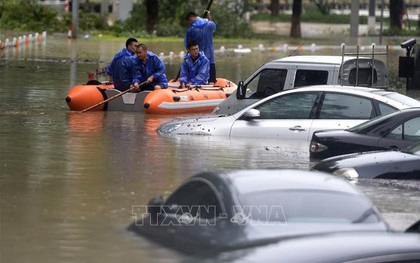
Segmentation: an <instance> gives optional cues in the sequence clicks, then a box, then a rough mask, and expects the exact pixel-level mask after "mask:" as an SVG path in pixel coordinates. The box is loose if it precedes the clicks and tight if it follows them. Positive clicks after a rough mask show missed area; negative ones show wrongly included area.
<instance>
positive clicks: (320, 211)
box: [242, 190, 379, 224]
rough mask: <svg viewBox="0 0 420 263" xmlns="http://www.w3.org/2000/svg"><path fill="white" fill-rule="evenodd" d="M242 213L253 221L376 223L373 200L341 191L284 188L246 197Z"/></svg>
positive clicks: (377, 219)
mask: <svg viewBox="0 0 420 263" xmlns="http://www.w3.org/2000/svg"><path fill="white" fill-rule="evenodd" d="M243 197H244V198H243V200H242V202H243V204H242V205H243V207H242V209H243V213H244V214H245V215H246V216H247V217H248V218H251V219H252V220H258V221H265V222H274V221H282V222H284V223H288V222H289V223H290V222H311V223H344V224H352V223H376V222H379V217H378V216H377V215H376V213H375V212H374V210H373V209H372V206H371V205H370V203H368V202H366V200H364V199H363V198H361V197H360V196H357V195H354V194H347V193H342V192H338V191H320V190H286V191H284V190H282V191H265V192H262V191H261V192H252V193H248V194H245V195H244V196H243Z"/></svg>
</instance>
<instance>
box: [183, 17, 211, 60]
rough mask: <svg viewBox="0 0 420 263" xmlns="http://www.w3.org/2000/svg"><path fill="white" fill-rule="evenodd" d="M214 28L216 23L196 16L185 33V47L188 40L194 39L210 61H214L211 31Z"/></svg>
mask: <svg viewBox="0 0 420 263" xmlns="http://www.w3.org/2000/svg"><path fill="white" fill-rule="evenodd" d="M215 30H216V24H215V23H214V22H213V21H210V20H208V19H207V18H205V19H203V18H201V17H197V18H196V19H195V21H194V22H193V23H192V24H191V26H190V27H189V28H188V29H187V33H186V34H185V38H184V45H185V48H187V44H188V42H189V41H191V40H194V41H196V42H197V43H198V47H199V48H200V51H203V52H204V54H205V55H206V57H207V58H208V59H209V60H210V63H214V48H213V32H214V31H215Z"/></svg>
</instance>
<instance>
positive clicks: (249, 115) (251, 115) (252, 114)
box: [242, 109, 261, 120]
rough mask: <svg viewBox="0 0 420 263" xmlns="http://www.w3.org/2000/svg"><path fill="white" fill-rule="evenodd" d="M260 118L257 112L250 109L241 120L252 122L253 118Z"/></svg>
mask: <svg viewBox="0 0 420 263" xmlns="http://www.w3.org/2000/svg"><path fill="white" fill-rule="evenodd" d="M260 116H261V114H260V111H259V110H257V109H250V110H248V111H246V112H245V113H244V114H243V115H242V118H243V119H245V120H252V119H255V118H259V117H260Z"/></svg>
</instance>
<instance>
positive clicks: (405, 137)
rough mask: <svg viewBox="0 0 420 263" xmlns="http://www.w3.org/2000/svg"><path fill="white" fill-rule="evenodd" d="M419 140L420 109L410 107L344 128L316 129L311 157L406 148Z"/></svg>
mask: <svg viewBox="0 0 420 263" xmlns="http://www.w3.org/2000/svg"><path fill="white" fill-rule="evenodd" d="M417 141H420V108H409V109H404V110H400V111H397V112H393V113H390V114H388V115H384V116H380V117H377V118H374V119H372V120H369V121H366V122H363V123H362V124H359V125H357V126H355V127H353V128H350V129H347V130H331V131H319V132H315V133H314V134H313V136H312V140H311V143H310V147H309V154H310V158H311V159H312V160H319V159H324V158H328V157H331V156H336V155H342V154H347V153H356V152H364V151H374V150H387V149H401V150H402V149H405V148H407V147H408V146H410V145H412V144H413V143H415V142H417Z"/></svg>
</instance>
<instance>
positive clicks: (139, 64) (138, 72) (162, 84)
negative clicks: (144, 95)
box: [134, 44, 168, 91]
mask: <svg viewBox="0 0 420 263" xmlns="http://www.w3.org/2000/svg"><path fill="white" fill-rule="evenodd" d="M136 54H137V57H136V58H135V59H134V65H135V77H134V79H135V82H136V83H143V82H147V84H146V85H143V86H141V87H140V88H139V89H138V90H137V91H140V89H141V90H155V89H165V88H167V87H168V78H167V77H166V68H165V65H164V64H163V62H162V61H161V60H160V59H159V57H158V56H156V54H154V53H153V52H151V51H148V50H147V46H146V45H145V44H138V45H137V49H136Z"/></svg>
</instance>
